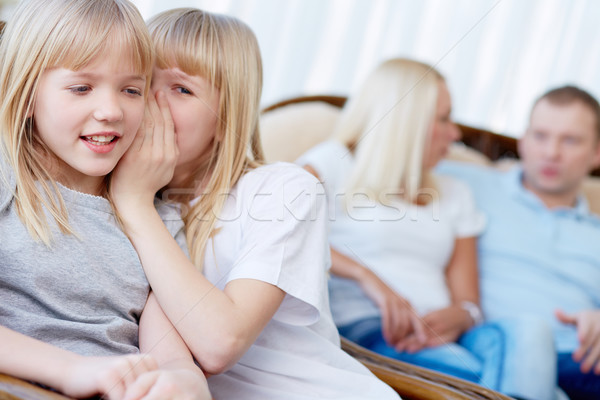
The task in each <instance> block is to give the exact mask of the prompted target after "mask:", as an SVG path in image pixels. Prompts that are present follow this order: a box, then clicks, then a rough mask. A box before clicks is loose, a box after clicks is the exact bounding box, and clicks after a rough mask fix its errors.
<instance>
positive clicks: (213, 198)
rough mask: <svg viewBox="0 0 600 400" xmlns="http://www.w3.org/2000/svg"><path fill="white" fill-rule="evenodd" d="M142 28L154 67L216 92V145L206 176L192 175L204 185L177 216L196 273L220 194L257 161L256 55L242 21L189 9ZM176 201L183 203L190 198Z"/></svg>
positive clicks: (162, 15)
mask: <svg viewBox="0 0 600 400" xmlns="http://www.w3.org/2000/svg"><path fill="white" fill-rule="evenodd" d="M148 27H149V29H150V35H151V37H152V40H153V42H154V44H155V51H156V65H157V67H158V68H160V69H166V68H172V67H177V68H179V69H181V70H182V71H183V72H185V73H186V74H188V75H192V76H201V77H203V78H204V79H206V80H207V81H208V82H210V83H211V84H212V86H213V88H214V89H215V90H218V91H219V108H218V115H217V128H216V135H215V136H216V138H218V140H215V141H214V143H213V147H212V150H211V158H210V160H209V162H208V165H203V166H202V167H201V169H202V170H203V171H208V172H210V174H211V175H210V176H209V177H201V176H198V175H199V174H200V173H201V171H194V172H195V173H194V174H193V177H194V179H196V180H203V178H207V179H208V181H207V183H206V185H205V187H204V188H203V190H204V191H203V193H202V196H200V198H199V200H198V201H197V202H196V203H195V204H194V205H193V206H192V207H191V208H190V209H189V210H187V212H185V213H184V215H183V220H184V222H185V225H186V235H187V242H188V248H189V250H190V257H191V259H192V261H193V262H194V264H195V265H196V267H197V268H199V269H202V267H203V263H204V252H205V248H206V245H207V242H208V239H209V238H210V237H211V236H212V235H213V234H214V233H215V225H216V222H217V219H218V216H219V214H220V212H221V210H222V208H223V204H224V202H225V199H226V196H225V195H227V194H228V193H229V192H230V191H231V189H232V188H233V187H234V186H235V185H236V183H237V182H238V180H239V179H240V177H241V176H242V175H243V174H244V173H245V172H247V171H248V170H249V169H251V168H255V167H256V166H258V165H259V164H260V163H261V162H262V160H263V155H262V148H261V146H260V136H259V125H258V116H259V107H260V96H261V90H262V61H261V56H260V50H259V47H258V42H257V40H256V37H255V36H254V33H253V32H252V30H251V29H250V28H249V27H248V26H247V25H245V24H244V23H243V22H241V21H239V20H237V19H235V18H233V17H229V16H225V15H219V14H211V13H208V12H205V11H202V10H198V9H194V8H180V9H174V10H169V11H165V12H163V13H160V14H158V15H156V16H155V17H153V18H152V19H151V20H150V21H149V22H148ZM188 183H189V184H192V182H188ZM196 194H198V193H196ZM181 200H182V201H185V202H187V201H189V200H190V197H189V196H188V197H186V198H182V199H181Z"/></svg>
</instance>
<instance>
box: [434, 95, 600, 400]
mask: <svg viewBox="0 0 600 400" xmlns="http://www.w3.org/2000/svg"><path fill="white" fill-rule="evenodd" d="M519 154H520V157H521V161H522V162H521V163H520V165H519V166H517V167H515V168H513V169H511V170H510V171H506V172H503V171H499V170H495V169H491V168H482V167H477V166H474V165H473V164H465V163H457V162H450V161H447V162H444V163H443V165H442V166H441V167H440V168H439V172H442V173H447V174H450V175H454V176H456V177H458V178H460V179H463V180H464V181H466V182H467V183H469V184H470V185H471V187H472V189H473V192H474V194H475V199H476V202H477V205H478V206H479V208H480V209H481V210H482V211H483V212H485V214H486V215H487V217H488V226H487V229H486V231H485V232H484V233H483V234H482V236H481V237H480V239H479V266H480V280H481V286H480V287H481V289H480V290H481V304H482V308H483V313H484V315H485V317H486V319H488V320H495V319H499V318H505V317H524V318H542V319H544V320H546V321H547V322H548V324H549V325H550V326H551V328H552V331H553V334H554V342H555V346H556V350H557V357H558V364H557V369H558V375H559V385H560V386H561V387H562V389H563V390H564V391H565V392H566V393H567V394H568V395H569V396H570V397H571V399H572V400H575V399H599V398H600V376H599V375H600V218H599V217H598V216H596V215H593V214H591V213H590V211H589V209H588V204H587V201H586V199H585V198H584V197H583V195H582V194H581V186H582V182H583V180H584V179H585V178H586V176H587V175H588V174H589V172H590V171H591V170H592V169H594V168H596V167H598V166H599V165H600V105H599V104H598V101H597V100H596V99H595V98H594V97H593V96H591V95H590V94H589V93H587V92H585V91H583V90H581V89H579V88H576V87H573V86H564V87H560V88H557V89H554V90H551V91H549V92H547V93H545V94H544V95H543V96H541V97H540V98H539V99H538V100H537V101H536V102H535V104H534V106H533V109H532V111H531V115H530V120H529V126H528V128H527V130H526V132H525V134H524V135H523V137H522V138H521V139H520V140H519ZM524 356H526V355H524ZM530 378H531V379H535V377H533V376H532V377H530Z"/></svg>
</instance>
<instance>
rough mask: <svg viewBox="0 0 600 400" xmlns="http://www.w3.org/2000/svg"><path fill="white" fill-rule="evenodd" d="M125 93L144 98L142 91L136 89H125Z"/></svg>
mask: <svg viewBox="0 0 600 400" xmlns="http://www.w3.org/2000/svg"><path fill="white" fill-rule="evenodd" d="M125 93H127V94H130V95H133V96H142V94H143V93H142V91H141V90H140V89H136V88H127V89H125Z"/></svg>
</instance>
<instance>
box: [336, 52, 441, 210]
mask: <svg viewBox="0 0 600 400" xmlns="http://www.w3.org/2000/svg"><path fill="white" fill-rule="evenodd" d="M440 81H443V77H442V76H441V74H440V73H439V72H438V71H436V70H435V69H434V68H433V67H431V66H429V65H427V64H424V63H421V62H417V61H414V60H409V59H403V58H397V59H391V60H388V61H385V62H383V63H382V64H381V65H379V66H378V67H377V68H376V69H375V70H374V71H373V72H372V73H371V74H370V75H369V76H368V77H367V79H366V80H365V81H364V83H363V84H362V86H361V87H360V88H359V90H358V92H357V93H356V94H355V95H354V96H352V97H351V98H350V99H349V101H348V103H347V104H346V105H345V107H344V109H343V112H342V115H341V117H340V120H339V122H338V124H337V125H336V128H335V131H334V134H333V136H334V138H336V139H337V140H338V141H340V142H341V143H342V144H344V145H345V146H346V147H348V149H349V151H350V152H352V153H353V154H354V157H355V164H354V167H353V170H352V171H351V172H350V173H349V178H348V181H347V186H346V195H347V197H346V198H347V199H349V198H350V197H348V196H352V195H354V194H357V193H361V194H367V195H368V196H369V197H374V198H375V199H379V201H381V199H382V198H383V196H386V195H387V194H390V193H394V194H398V195H399V196H400V197H402V198H404V199H405V200H406V201H408V202H416V201H417V196H418V194H419V190H420V189H421V188H422V187H424V186H430V187H431V186H433V185H434V183H433V182H432V178H430V177H429V176H423V154H424V152H425V148H426V145H427V140H428V133H429V131H430V130H431V128H432V125H433V120H434V115H435V109H436V102H437V97H438V87H439V82H440Z"/></svg>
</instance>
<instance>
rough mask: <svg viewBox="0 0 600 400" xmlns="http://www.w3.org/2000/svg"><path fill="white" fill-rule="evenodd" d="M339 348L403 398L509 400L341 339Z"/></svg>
mask: <svg viewBox="0 0 600 400" xmlns="http://www.w3.org/2000/svg"><path fill="white" fill-rule="evenodd" d="M342 349H344V351H346V353H348V354H350V355H351V356H353V357H354V358H356V359H357V360H358V361H360V362H361V363H363V364H364V365H365V366H366V367H367V368H369V369H370V370H371V372H373V374H375V375H376V376H377V377H378V378H379V379H381V380H382V381H384V382H385V383H387V384H388V385H389V386H390V387H392V388H393V389H394V390H395V391H396V392H398V394H400V396H402V399H403V400H442V399H443V400H510V399H511V398H510V397H508V396H506V395H503V394H500V393H498V392H495V391H493V390H490V389H487V388H485V387H483V386H480V385H477V384H475V383H472V382H468V381H465V380H463V379H459V378H455V377H452V376H449V375H446V374H442V373H439V372H436V371H432V370H429V369H426V368H422V367H418V366H416V365H412V364H408V363H405V362H402V361H398V360H394V359H391V358H389V357H385V356H381V355H379V354H376V353H374V352H372V351H370V350H367V349H365V348H364V347H362V346H359V345H357V344H356V343H353V342H351V341H349V340H347V339H345V338H342Z"/></svg>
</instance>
